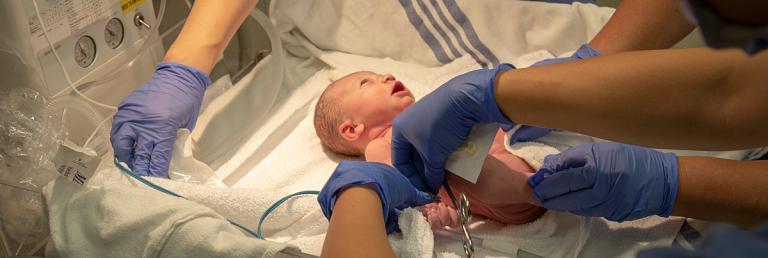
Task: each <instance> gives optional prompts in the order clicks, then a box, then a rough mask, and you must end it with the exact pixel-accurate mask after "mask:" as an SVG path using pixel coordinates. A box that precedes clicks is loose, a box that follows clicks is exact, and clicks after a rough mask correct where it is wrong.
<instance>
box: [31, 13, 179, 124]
mask: <svg viewBox="0 0 768 258" xmlns="http://www.w3.org/2000/svg"><path fill="white" fill-rule="evenodd" d="M165 3H166V2H165V0H160V10H159V11H158V16H157V19H156V21H157V22H156V25H155V26H154V27H152V28H150V30H149V32H148V33H147V36H145V37H144V39H143V40H139V41H137V42H136V43H138V42H143V44H142V45H141V47H139V48H137V51H139V52H140V53H139V54H136V55H134V57H133V58H132V59H131V60H129V61H128V62H126V65H125V66H124V67H127V66H128V65H130V64H131V63H133V62H135V61H136V60H137V59H138V58H139V57H140V56H141V52H142V51H145V49H148V48H147V46H148V45H149V44H150V43H155V42H156V41H159V40H160V39H161V38H160V37H158V39H156V40H150V38H151V36H152V33H153V32H154V31H155V30H158V28H159V27H160V23H161V22H162V21H163V17H164V15H165ZM32 4H33V5H34V7H35V14H36V15H37V20H38V22H39V23H40V26H41V28H42V30H43V36H44V37H45V40H46V41H47V42H48V46H49V47H50V48H51V52H53V56H54V57H56V61H57V62H58V63H59V67H60V68H61V70H62V72H63V73H64V78H65V79H66V80H67V85H68V86H69V88H70V91H74V92H75V93H77V95H78V96H80V97H82V98H83V99H85V100H86V101H88V102H90V103H91V104H94V105H96V106H99V107H102V108H105V109H109V110H113V111H114V110H117V107H115V106H112V105H108V104H104V103H101V102H99V101H96V100H94V99H91V98H90V97H88V96H86V95H85V94H84V93H83V92H81V91H80V90H79V89H77V87H75V85H74V82H73V81H72V78H71V77H70V76H69V73H68V72H67V70H66V69H65V68H64V67H65V66H64V62H63V61H62V60H61V57H60V56H59V54H58V52H57V51H56V48H55V47H54V45H53V42H52V41H51V39H50V37H49V36H48V29H47V28H46V26H45V23H44V22H43V20H42V15H41V14H40V9H39V7H38V5H37V0H32ZM133 45H136V44H133ZM126 49H129V48H126ZM118 71H121V69H114V70H112V72H110V73H107V74H104V75H103V76H101V78H99V79H96V80H93V81H89V82H85V83H83V84H80V85H78V86H87V85H91V84H101V83H104V82H107V81H110V80H113V79H114V78H117V77H116V76H114V75H116V74H117V72H118ZM63 93H66V91H61V92H59V93H57V94H55V95H54V96H53V97H54V98H55V97H58V96H60V95H61V94H63Z"/></svg>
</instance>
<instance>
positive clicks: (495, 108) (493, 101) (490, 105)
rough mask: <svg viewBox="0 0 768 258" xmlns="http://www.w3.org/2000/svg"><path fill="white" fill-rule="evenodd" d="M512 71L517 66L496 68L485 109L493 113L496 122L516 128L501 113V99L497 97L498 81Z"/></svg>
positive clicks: (508, 65) (506, 65)
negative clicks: (499, 101)
mask: <svg viewBox="0 0 768 258" xmlns="http://www.w3.org/2000/svg"><path fill="white" fill-rule="evenodd" d="M512 69H515V66H513V65H511V64H507V63H504V64H500V65H499V66H497V67H496V73H495V74H494V75H493V77H492V78H491V81H490V87H488V96H489V98H488V99H489V101H486V105H487V106H486V108H485V110H487V111H488V112H490V113H491V117H492V119H493V120H494V121H495V122H497V123H500V124H505V125H510V126H514V125H516V123H515V122H513V121H512V120H511V119H509V118H508V117H507V116H506V115H504V112H502V111H501V107H499V104H498V102H497V101H498V100H499V99H498V98H497V97H496V96H498V93H499V90H498V88H499V87H498V86H499V85H498V81H499V79H500V77H501V75H502V74H504V72H506V71H508V70H512Z"/></svg>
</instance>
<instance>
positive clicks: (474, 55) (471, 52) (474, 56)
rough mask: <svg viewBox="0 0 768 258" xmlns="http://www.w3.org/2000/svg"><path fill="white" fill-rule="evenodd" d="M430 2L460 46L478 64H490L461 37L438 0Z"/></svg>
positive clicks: (483, 65) (484, 65)
mask: <svg viewBox="0 0 768 258" xmlns="http://www.w3.org/2000/svg"><path fill="white" fill-rule="evenodd" d="M429 2H430V4H432V7H433V8H435V11H436V12H437V16H438V17H440V20H441V21H442V22H443V24H445V27H447V28H448V30H450V31H451V33H452V34H453V36H454V37H456V41H457V42H458V43H459V46H460V47H461V49H463V50H464V52H465V53H469V55H470V56H472V59H475V61H476V62H477V64H479V65H480V66H482V67H487V66H488V64H486V63H485V62H483V61H482V60H480V58H479V57H478V56H477V53H475V50H472V49H469V47H467V44H465V43H464V39H463V38H462V37H461V33H459V31H458V30H457V29H456V27H455V26H453V24H451V22H450V21H449V20H448V18H447V17H445V13H443V10H442V9H441V8H440V5H438V3H437V0H429Z"/></svg>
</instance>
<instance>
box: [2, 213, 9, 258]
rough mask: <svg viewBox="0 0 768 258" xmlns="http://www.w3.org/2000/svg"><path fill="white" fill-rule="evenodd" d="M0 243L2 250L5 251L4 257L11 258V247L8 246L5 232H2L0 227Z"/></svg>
mask: <svg viewBox="0 0 768 258" xmlns="http://www.w3.org/2000/svg"><path fill="white" fill-rule="evenodd" d="M2 224H3V223H2V220H0V225H2ZM0 242H2V243H3V250H5V257H11V247H10V246H9V245H8V239H6V237H5V231H3V227H2V226H0Z"/></svg>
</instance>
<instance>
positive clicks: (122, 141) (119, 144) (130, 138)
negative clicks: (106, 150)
mask: <svg viewBox="0 0 768 258" xmlns="http://www.w3.org/2000/svg"><path fill="white" fill-rule="evenodd" d="M135 137H136V133H135V132H134V131H133V129H132V128H131V127H129V126H121V127H120V128H119V129H117V131H116V132H114V133H112V135H111V137H110V138H109V140H110V142H111V143H112V149H114V150H115V156H116V157H117V160H119V161H121V162H125V164H128V166H129V167H130V168H131V169H133V155H134V145H135V143H136V141H135Z"/></svg>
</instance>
